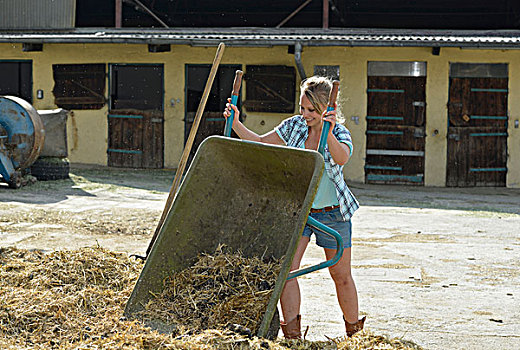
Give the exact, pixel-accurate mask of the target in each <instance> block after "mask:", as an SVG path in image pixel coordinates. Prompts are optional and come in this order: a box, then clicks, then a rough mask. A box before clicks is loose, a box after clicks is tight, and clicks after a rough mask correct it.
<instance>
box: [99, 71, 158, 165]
mask: <svg viewBox="0 0 520 350" xmlns="http://www.w3.org/2000/svg"><path fill="white" fill-rule="evenodd" d="M163 123H164V81H163V65H160V64H141V65H138V64H111V65H110V108H109V114H108V165H109V166H114V167H133V168H162V167H163V147H164V146H163V138H164V136H163V130H164V129H163Z"/></svg>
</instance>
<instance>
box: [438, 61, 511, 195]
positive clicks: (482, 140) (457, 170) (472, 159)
mask: <svg viewBox="0 0 520 350" xmlns="http://www.w3.org/2000/svg"><path fill="white" fill-rule="evenodd" d="M507 75H508V74H507V65H506V64H464V63H452V64H451V66H450V93H449V103H448V157H447V173H446V186H449V187H473V186H505V185H506V173H507V165H506V164H507V122H508V116H507V95H508V78H507Z"/></svg>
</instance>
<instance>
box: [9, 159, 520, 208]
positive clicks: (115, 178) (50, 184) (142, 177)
mask: <svg viewBox="0 0 520 350" xmlns="http://www.w3.org/2000/svg"><path fill="white" fill-rule="evenodd" d="M70 174H71V178H70V179H66V180H57V181H38V182H37V183H35V184H32V185H29V186H25V187H22V188H20V189H18V190H12V189H9V188H8V187H7V185H6V184H2V185H0V202H7V201H16V202H21V203H34V204H38V203H53V202H59V201H61V200H65V199H67V198H68V197H69V196H96V193H99V192H100V191H114V192H115V191H119V190H121V189H125V188H128V189H135V190H143V191H149V192H151V193H156V194H163V193H168V192H169V190H170V187H171V185H172V182H173V178H174V176H175V171H174V170H171V169H131V168H111V167H106V166H96V165H86V164H71V170H70ZM3 185H5V186H3ZM349 186H350V188H351V190H352V192H353V193H354V194H355V196H356V197H357V198H358V200H359V202H360V204H361V205H362V206H363V205H367V206H387V207H407V208H410V207H411V208H423V209H447V210H469V211H477V212H478V211H485V212H494V213H509V214H518V215H520V189H512V188H503V187H502V188H493V187H473V188H441V187H422V186H404V185H367V184H361V183H349Z"/></svg>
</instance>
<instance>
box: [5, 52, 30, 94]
mask: <svg viewBox="0 0 520 350" xmlns="http://www.w3.org/2000/svg"><path fill="white" fill-rule="evenodd" d="M0 95H11V96H16V97H20V98H22V99H24V100H25V101H27V102H29V103H32V61H0Z"/></svg>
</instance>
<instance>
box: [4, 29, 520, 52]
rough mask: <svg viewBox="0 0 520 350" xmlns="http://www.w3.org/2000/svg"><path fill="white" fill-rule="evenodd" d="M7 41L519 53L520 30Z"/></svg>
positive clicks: (160, 34) (116, 35) (127, 33)
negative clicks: (512, 51) (437, 48)
mask: <svg viewBox="0 0 520 350" xmlns="http://www.w3.org/2000/svg"><path fill="white" fill-rule="evenodd" d="M0 42H3V43H127V44H173V45H192V46H216V45H218V44H219V43H221V42H224V43H225V44H226V45H228V46H246V47H255V46H283V45H294V44H295V43H300V44H301V45H304V46H350V47H353V46H365V47H366V46H368V47H374V46H381V47H461V48H479V49H519V48H520V30H489V31H478V30H472V31H468V30H464V31H462V30H412V29H400V30H398V29H346V28H345V29H343V28H341V29H340V28H338V29H336V28H333V29H319V28H283V29H282V28H280V29H276V28H243V27H241V28H177V29H140V28H124V29H115V28H78V29H74V30H68V31H0Z"/></svg>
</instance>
